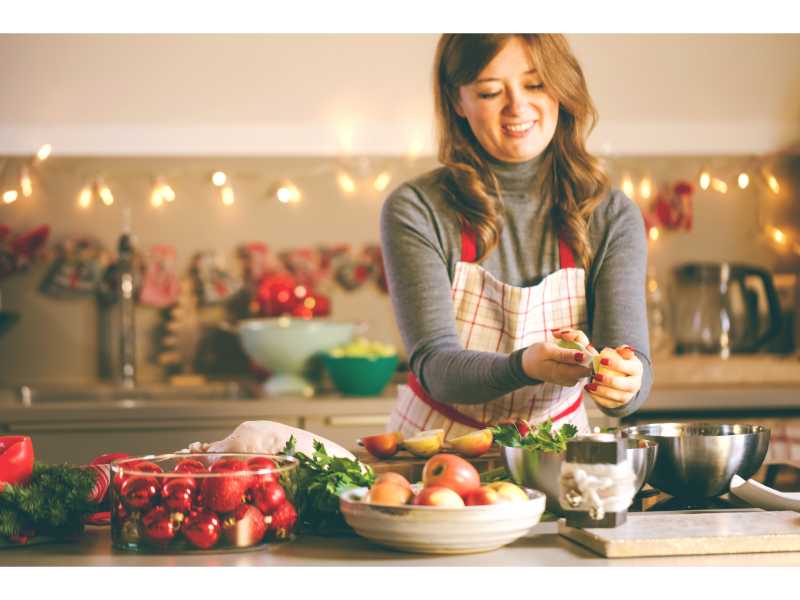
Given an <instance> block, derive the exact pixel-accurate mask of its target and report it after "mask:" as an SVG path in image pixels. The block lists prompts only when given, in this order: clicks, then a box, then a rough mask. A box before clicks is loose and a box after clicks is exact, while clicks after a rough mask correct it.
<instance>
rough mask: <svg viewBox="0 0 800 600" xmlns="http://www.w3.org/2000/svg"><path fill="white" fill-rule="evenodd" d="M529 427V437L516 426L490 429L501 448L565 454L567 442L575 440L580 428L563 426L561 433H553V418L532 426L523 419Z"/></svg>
mask: <svg viewBox="0 0 800 600" xmlns="http://www.w3.org/2000/svg"><path fill="white" fill-rule="evenodd" d="M521 421H522V422H523V423H525V425H527V426H528V435H526V436H525V437H523V436H522V435H520V433H519V430H518V429H517V427H516V425H497V426H496V427H490V428H489V429H490V430H491V432H492V435H493V436H494V441H495V442H497V443H498V444H500V445H501V446H507V447H509V448H529V449H531V450H540V451H542V452H564V451H565V450H566V449H567V440H568V439H571V438H574V437H575V436H576V435H577V433H578V428H577V427H575V426H574V425H571V424H570V423H566V424H564V425H562V426H561V430H560V431H551V429H552V427H553V418H552V417H551V418H549V419H548V420H547V422H546V423H540V424H539V425H530V424H529V423H528V422H527V421H525V420H524V419H521Z"/></svg>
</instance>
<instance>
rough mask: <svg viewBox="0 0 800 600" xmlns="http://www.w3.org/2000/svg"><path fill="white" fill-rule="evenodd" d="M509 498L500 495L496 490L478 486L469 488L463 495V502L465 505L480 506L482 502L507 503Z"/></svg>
mask: <svg viewBox="0 0 800 600" xmlns="http://www.w3.org/2000/svg"><path fill="white" fill-rule="evenodd" d="M508 502H509V499H508V498H506V497H505V496H501V495H500V494H498V493H497V492H496V491H494V490H492V489H490V488H485V487H480V488H476V489H474V490H470V491H468V492H467V493H466V495H465V496H464V504H466V505H467V506H482V505H484V504H507V503H508Z"/></svg>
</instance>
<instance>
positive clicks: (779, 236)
mask: <svg viewBox="0 0 800 600" xmlns="http://www.w3.org/2000/svg"><path fill="white" fill-rule="evenodd" d="M772 237H773V239H774V240H775V241H776V242H778V243H779V244H783V243H784V242H786V236H785V235H783V232H782V231H781V230H780V229H775V230H773V232H772Z"/></svg>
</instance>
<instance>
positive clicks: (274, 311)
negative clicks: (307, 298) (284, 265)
mask: <svg viewBox="0 0 800 600" xmlns="http://www.w3.org/2000/svg"><path fill="white" fill-rule="evenodd" d="M297 287H298V285H297V282H296V281H295V280H294V279H293V278H291V277H289V276H287V275H280V274H273V275H267V276H266V277H264V278H263V279H262V280H261V282H260V283H259V285H258V295H257V296H256V299H255V301H256V302H257V303H258V315H259V316H261V317H279V316H281V315H284V314H288V313H291V312H292V310H294V308H295V306H297V304H298V302H299V299H298V297H297V295H296V294H295V290H296V289H297Z"/></svg>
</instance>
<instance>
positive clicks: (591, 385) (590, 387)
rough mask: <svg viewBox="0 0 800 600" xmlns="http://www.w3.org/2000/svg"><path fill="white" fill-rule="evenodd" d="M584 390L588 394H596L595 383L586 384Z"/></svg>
mask: <svg viewBox="0 0 800 600" xmlns="http://www.w3.org/2000/svg"><path fill="white" fill-rule="evenodd" d="M586 389H587V390H589V391H590V392H596V391H597V384H596V383H587V384H586Z"/></svg>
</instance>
